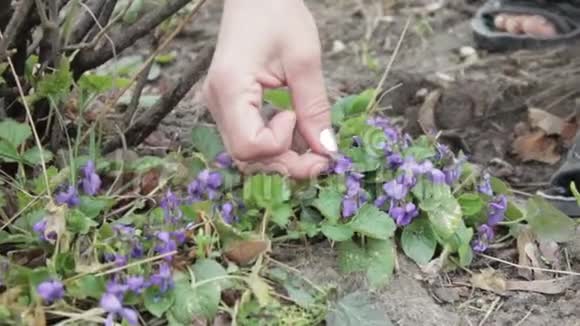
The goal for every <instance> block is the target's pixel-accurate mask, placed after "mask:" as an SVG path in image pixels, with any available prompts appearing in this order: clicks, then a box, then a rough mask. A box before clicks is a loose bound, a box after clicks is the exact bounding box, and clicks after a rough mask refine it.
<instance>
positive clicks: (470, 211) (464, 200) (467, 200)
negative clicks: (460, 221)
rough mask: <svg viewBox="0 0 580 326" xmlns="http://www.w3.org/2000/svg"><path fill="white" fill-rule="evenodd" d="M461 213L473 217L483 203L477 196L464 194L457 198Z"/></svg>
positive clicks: (482, 206) (481, 207)
mask: <svg viewBox="0 0 580 326" xmlns="http://www.w3.org/2000/svg"><path fill="white" fill-rule="evenodd" d="M457 201H458V202H459V205H460V206H461V211H462V212H463V215H465V216H474V215H477V214H479V213H480V212H481V210H482V209H483V208H484V207H485V203H484V202H483V200H482V199H481V196H479V195H478V194H472V193H465V194H462V195H461V196H459V198H457Z"/></svg>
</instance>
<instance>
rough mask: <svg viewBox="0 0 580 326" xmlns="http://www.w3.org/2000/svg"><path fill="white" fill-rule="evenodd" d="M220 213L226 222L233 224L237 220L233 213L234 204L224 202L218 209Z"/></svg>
mask: <svg viewBox="0 0 580 326" xmlns="http://www.w3.org/2000/svg"><path fill="white" fill-rule="evenodd" d="M220 214H221V216H222V218H223V220H224V222H225V223H226V224H233V223H234V222H236V221H238V217H237V216H236V215H235V214H234V204H233V203H231V202H226V203H224V204H223V205H222V207H221V209H220Z"/></svg>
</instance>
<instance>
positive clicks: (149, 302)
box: [144, 287, 175, 318]
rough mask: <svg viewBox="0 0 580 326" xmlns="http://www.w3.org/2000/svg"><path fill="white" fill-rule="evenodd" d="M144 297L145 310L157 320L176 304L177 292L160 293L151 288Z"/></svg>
mask: <svg viewBox="0 0 580 326" xmlns="http://www.w3.org/2000/svg"><path fill="white" fill-rule="evenodd" d="M144 296H145V298H144V303H145V308H147V311H149V312H150V313H151V314H152V315H153V316H155V317H157V318H161V317H162V316H163V314H164V313H165V312H166V311H167V310H169V308H171V306H172V305H173V303H174V302H175V292H174V291H173V290H172V291H167V292H165V293H160V292H159V290H158V289H156V288H154V287H150V288H148V289H147V290H145V295H144Z"/></svg>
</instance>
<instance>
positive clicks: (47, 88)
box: [35, 56, 73, 102]
mask: <svg viewBox="0 0 580 326" xmlns="http://www.w3.org/2000/svg"><path fill="white" fill-rule="evenodd" d="M72 81H73V78H72V72H71V71H70V63H69V60H68V58H66V57H64V56H63V57H62V60H61V61H60V64H59V67H58V69H57V70H56V71H55V72H53V73H51V74H48V75H45V76H44V77H43V78H42V79H41V80H40V81H39V82H38V83H37V85H36V87H35V89H36V93H35V97H36V98H37V99H38V98H43V97H46V98H50V99H52V100H53V101H55V102H58V101H60V100H61V99H62V98H64V97H65V96H66V95H68V94H69V92H70V89H71V86H72Z"/></svg>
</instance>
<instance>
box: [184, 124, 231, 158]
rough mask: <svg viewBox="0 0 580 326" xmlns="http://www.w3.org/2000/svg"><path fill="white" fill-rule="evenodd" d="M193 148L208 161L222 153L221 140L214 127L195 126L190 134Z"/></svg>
mask: <svg viewBox="0 0 580 326" xmlns="http://www.w3.org/2000/svg"><path fill="white" fill-rule="evenodd" d="M191 137H192V140H193V146H194V147H195V148H196V149H197V150H198V151H199V152H200V153H201V154H202V155H203V156H204V157H205V158H206V159H207V160H209V161H213V159H214V158H215V157H216V156H217V155H218V154H219V153H221V152H223V151H224V145H223V143H222V138H221V136H220V134H219V132H218V131H217V129H216V128H215V127H209V126H197V127H194V128H193V130H192V132H191Z"/></svg>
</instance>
